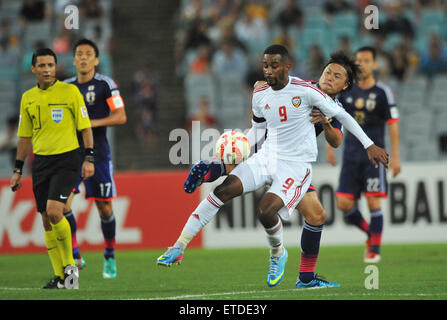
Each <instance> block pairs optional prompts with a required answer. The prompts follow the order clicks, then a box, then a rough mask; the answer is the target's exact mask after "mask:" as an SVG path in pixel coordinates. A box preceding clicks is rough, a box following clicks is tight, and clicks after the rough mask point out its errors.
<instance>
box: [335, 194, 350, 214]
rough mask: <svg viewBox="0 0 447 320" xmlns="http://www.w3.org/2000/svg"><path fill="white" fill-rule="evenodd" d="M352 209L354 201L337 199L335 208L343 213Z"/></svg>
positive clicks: (343, 198)
mask: <svg viewBox="0 0 447 320" xmlns="http://www.w3.org/2000/svg"><path fill="white" fill-rule="evenodd" d="M353 207H354V201H353V200H352V201H351V199H348V198H345V197H337V208H338V209H339V210H341V211H343V212H348V211H350V210H351V209H352V208H353Z"/></svg>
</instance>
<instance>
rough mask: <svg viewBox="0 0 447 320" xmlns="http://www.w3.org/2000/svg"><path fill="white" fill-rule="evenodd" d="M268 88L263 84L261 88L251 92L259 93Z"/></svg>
mask: <svg viewBox="0 0 447 320" xmlns="http://www.w3.org/2000/svg"><path fill="white" fill-rule="evenodd" d="M268 88H270V86H269V85H268V84H263V85H262V86H259V87H257V88H256V89H254V90H253V93H256V92H259V91H263V90H265V89H268Z"/></svg>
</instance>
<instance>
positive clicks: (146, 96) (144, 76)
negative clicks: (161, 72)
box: [133, 64, 160, 144]
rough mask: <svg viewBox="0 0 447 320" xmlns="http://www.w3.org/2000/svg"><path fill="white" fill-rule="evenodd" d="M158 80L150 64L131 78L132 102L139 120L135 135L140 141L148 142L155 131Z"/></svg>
mask: <svg viewBox="0 0 447 320" xmlns="http://www.w3.org/2000/svg"><path fill="white" fill-rule="evenodd" d="M159 90H160V81H159V78H158V75H157V74H155V73H154V72H153V71H152V67H151V65H150V64H146V66H145V67H144V68H143V70H141V71H137V72H136V73H135V75H134V79H133V91H134V102H135V105H136V107H137V114H138V119H139V122H138V124H137V126H136V131H135V133H136V135H137V137H138V139H139V140H140V142H141V143H143V144H146V143H149V142H150V141H151V140H152V138H153V136H154V135H155V134H156V133H157V117H158V112H157V111H158V95H159Z"/></svg>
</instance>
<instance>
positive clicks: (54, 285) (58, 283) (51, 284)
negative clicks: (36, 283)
mask: <svg viewBox="0 0 447 320" xmlns="http://www.w3.org/2000/svg"><path fill="white" fill-rule="evenodd" d="M42 289H65V285H64V280H62V279H61V277H59V276H56V277H54V278H53V279H51V280H50V281H48V283H47V284H46V285H44V286H43V287H42Z"/></svg>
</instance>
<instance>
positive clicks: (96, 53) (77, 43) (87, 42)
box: [73, 38, 99, 57]
mask: <svg viewBox="0 0 447 320" xmlns="http://www.w3.org/2000/svg"><path fill="white" fill-rule="evenodd" d="M83 44H86V45H89V46H90V47H92V48H93V50H95V55H96V57H99V49H98V46H97V45H96V43H94V42H93V41H92V40H89V39H85V38H83V39H80V40H78V41H77V42H76V43H75V45H74V47H73V55H74V54H75V53H76V48H77V47H79V46H80V45H83Z"/></svg>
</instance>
